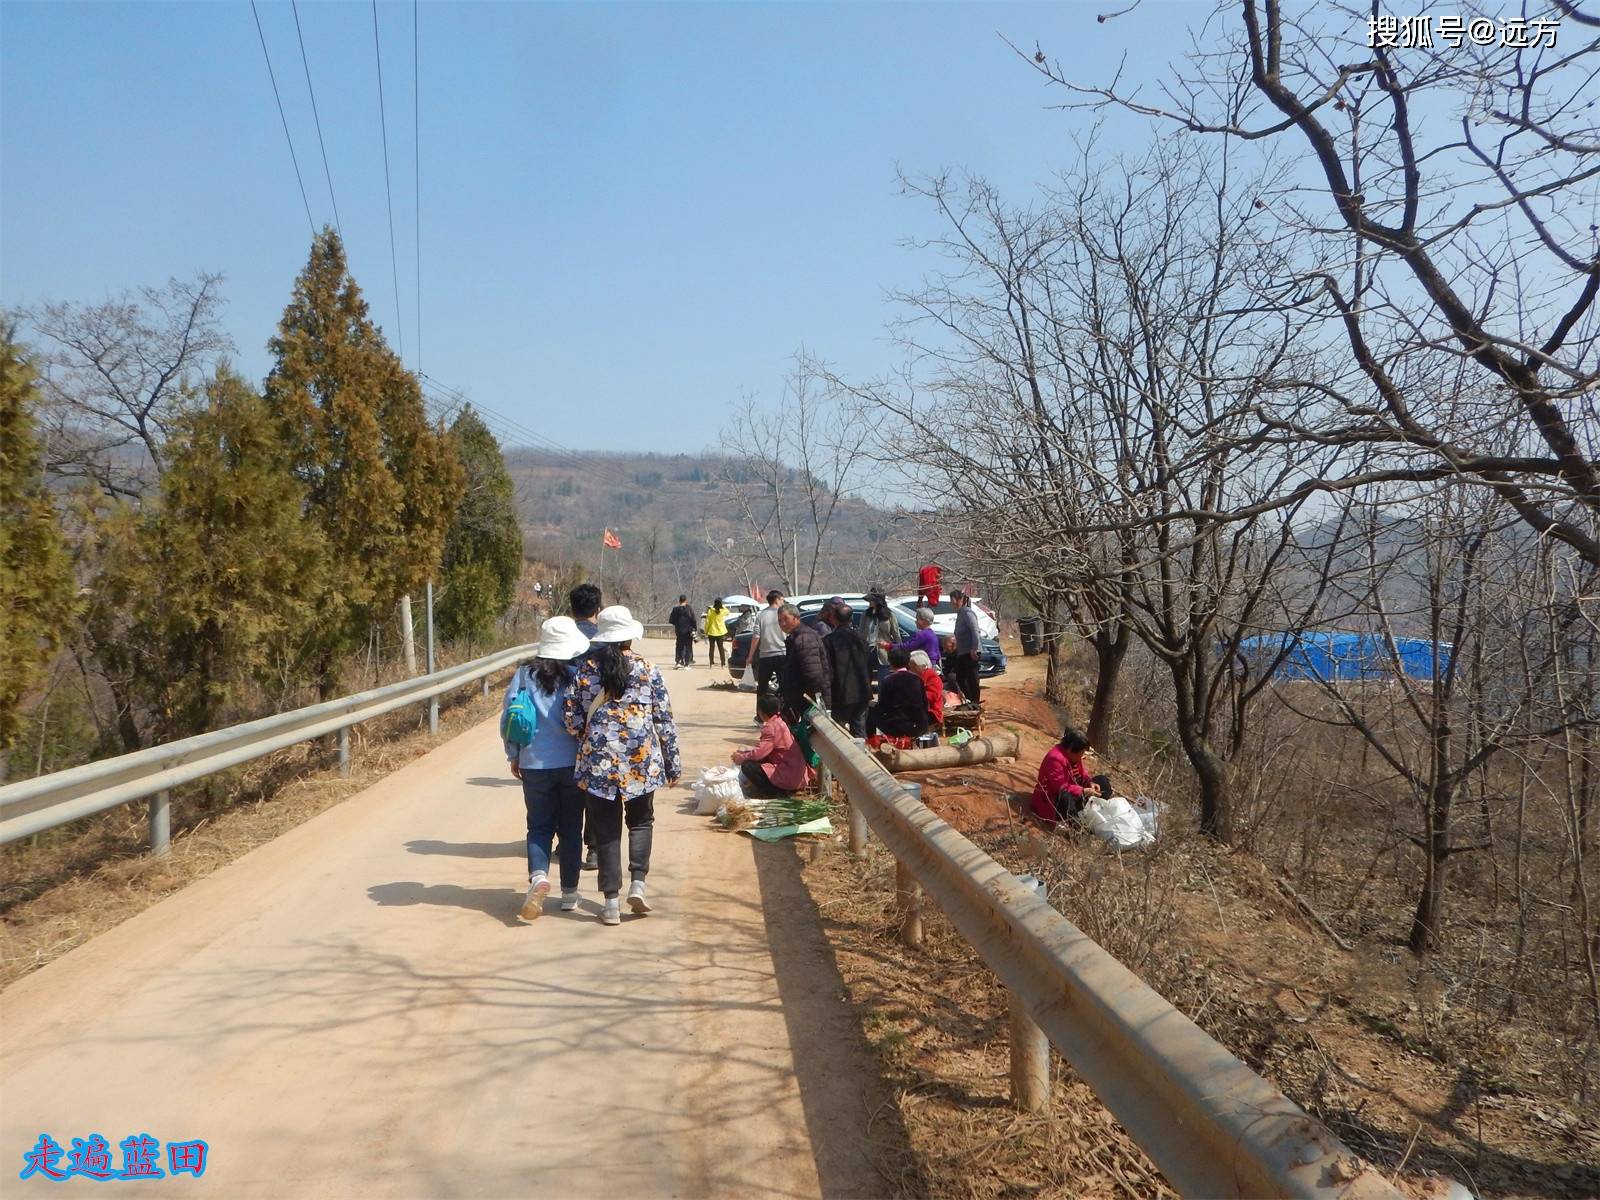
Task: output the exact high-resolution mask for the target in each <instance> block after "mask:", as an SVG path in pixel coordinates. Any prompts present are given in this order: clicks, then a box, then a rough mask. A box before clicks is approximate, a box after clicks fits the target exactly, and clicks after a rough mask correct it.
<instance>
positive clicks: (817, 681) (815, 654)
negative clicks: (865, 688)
mask: <svg viewBox="0 0 1600 1200" xmlns="http://www.w3.org/2000/svg"><path fill="white" fill-rule="evenodd" d="M778 628H779V629H781V630H782V631H783V637H784V663H783V681H782V683H781V685H780V686H779V689H778V690H779V694H780V695H781V696H782V697H783V708H784V715H785V716H786V717H788V718H789V720H791V721H796V722H798V721H801V720H803V719H804V718H805V715H806V709H807V708H808V707H809V706H810V704H811V702H812V701H813V700H815V701H816V702H817V703H818V704H820V705H822V707H823V710H824V711H826V710H828V709H831V708H832V707H833V673H832V672H831V671H830V670H829V669H828V652H827V650H826V649H824V648H823V645H822V635H821V634H820V633H818V632H817V631H816V630H815V629H813V628H811V626H809V625H807V624H806V623H805V622H804V621H802V620H801V619H800V610H799V609H797V608H796V607H795V606H794V605H792V604H785V605H784V606H783V607H782V608H780V609H779V610H778Z"/></svg>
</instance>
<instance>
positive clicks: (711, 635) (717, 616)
mask: <svg viewBox="0 0 1600 1200" xmlns="http://www.w3.org/2000/svg"><path fill="white" fill-rule="evenodd" d="M705 631H706V647H707V649H706V666H708V667H714V666H716V665H717V656H718V655H719V654H720V655H721V656H722V665H723V666H727V665H728V646H727V642H728V609H727V606H726V605H724V604H723V603H722V599H721V598H720V597H718V598H717V599H715V600H713V601H712V602H711V607H710V608H708V609H706V623H705Z"/></svg>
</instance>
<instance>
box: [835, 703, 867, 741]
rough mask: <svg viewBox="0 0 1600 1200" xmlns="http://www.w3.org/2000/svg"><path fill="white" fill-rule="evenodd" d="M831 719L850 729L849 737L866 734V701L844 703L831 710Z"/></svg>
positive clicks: (864, 735)
mask: <svg viewBox="0 0 1600 1200" xmlns="http://www.w3.org/2000/svg"><path fill="white" fill-rule="evenodd" d="M833 719H834V720H835V721H837V722H838V723H839V724H840V725H842V726H844V727H845V728H846V729H848V730H849V731H850V736H851V737H866V736H867V702H866V701H865V700H863V701H862V702H861V703H859V704H845V705H842V706H840V707H839V708H836V709H834V710H833Z"/></svg>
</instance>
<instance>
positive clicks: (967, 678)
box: [950, 591, 983, 704]
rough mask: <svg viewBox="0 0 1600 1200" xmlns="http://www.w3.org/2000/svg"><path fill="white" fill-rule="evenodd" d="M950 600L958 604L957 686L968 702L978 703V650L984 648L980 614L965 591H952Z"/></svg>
mask: <svg viewBox="0 0 1600 1200" xmlns="http://www.w3.org/2000/svg"><path fill="white" fill-rule="evenodd" d="M950 602H951V603H952V604H954V605H955V606H956V688H957V690H958V691H960V693H961V697H962V699H964V700H965V701H967V703H969V704H977V703H978V652H979V651H980V650H981V649H982V648H983V639H982V635H981V634H980V633H979V632H978V614H977V613H975V612H973V611H972V601H971V600H970V599H969V598H968V597H967V595H966V593H964V592H960V591H952V592H951V593H950Z"/></svg>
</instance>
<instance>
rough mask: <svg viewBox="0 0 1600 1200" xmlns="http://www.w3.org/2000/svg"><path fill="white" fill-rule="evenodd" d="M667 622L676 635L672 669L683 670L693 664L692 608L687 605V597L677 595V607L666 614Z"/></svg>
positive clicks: (693, 625)
mask: <svg viewBox="0 0 1600 1200" xmlns="http://www.w3.org/2000/svg"><path fill="white" fill-rule="evenodd" d="M667 624H669V625H671V626H672V629H673V632H674V633H676V634H677V635H678V646H677V655H676V661H674V663H673V665H672V669H673V670H674V671H685V670H688V669H689V668H690V667H692V666H694V627H695V625H696V624H697V622H696V621H695V619H694V609H692V608H690V607H689V597H687V596H679V597H678V607H676V608H674V609H673V610H672V611H671V612H670V613H668V614H667Z"/></svg>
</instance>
